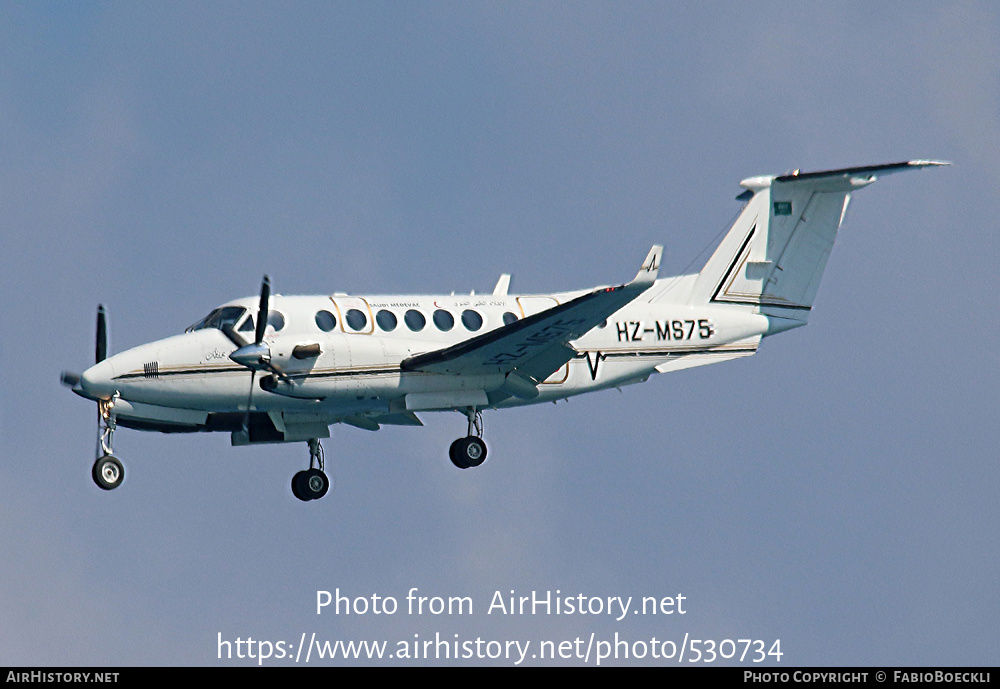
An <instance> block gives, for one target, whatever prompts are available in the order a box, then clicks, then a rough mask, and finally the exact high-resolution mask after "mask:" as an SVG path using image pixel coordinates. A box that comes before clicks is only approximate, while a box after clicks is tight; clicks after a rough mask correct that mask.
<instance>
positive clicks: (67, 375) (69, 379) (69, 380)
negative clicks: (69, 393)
mask: <svg viewBox="0 0 1000 689" xmlns="http://www.w3.org/2000/svg"><path fill="white" fill-rule="evenodd" d="M59 382H60V383H62V384H63V385H65V386H66V387H68V388H75V387H76V386H77V385H78V384H79V382H80V374H79V373H74V372H73V371H63V372H62V375H61V376H59Z"/></svg>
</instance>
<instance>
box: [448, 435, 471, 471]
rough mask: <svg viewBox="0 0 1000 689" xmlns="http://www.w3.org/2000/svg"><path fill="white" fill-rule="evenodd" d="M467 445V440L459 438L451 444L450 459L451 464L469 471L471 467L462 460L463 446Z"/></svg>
mask: <svg viewBox="0 0 1000 689" xmlns="http://www.w3.org/2000/svg"><path fill="white" fill-rule="evenodd" d="M464 443H465V438H459V439H458V440H456V441H455V442H453V443H452V444H451V447H449V448H448V457H450V458H451V463H452V464H454V465H455V466H457V467H458V468H459V469H468V468H469V465H468V464H466V463H465V462H464V461H463V460H462V447H461V446H462V445H463V444H464Z"/></svg>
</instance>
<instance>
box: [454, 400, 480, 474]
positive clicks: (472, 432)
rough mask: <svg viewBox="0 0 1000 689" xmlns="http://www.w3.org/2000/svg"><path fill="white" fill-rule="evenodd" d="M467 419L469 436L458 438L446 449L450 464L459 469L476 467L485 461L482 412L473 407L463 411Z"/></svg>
mask: <svg viewBox="0 0 1000 689" xmlns="http://www.w3.org/2000/svg"><path fill="white" fill-rule="evenodd" d="M465 414H466V416H468V417H469V435H468V436H466V437H465V438H459V439H458V440H456V441H455V442H453V443H452V444H451V447H450V448H448V456H449V457H451V463H452V464H454V465H455V466H457V467H458V468H459V469H470V468H472V467H477V466H479V465H480V464H482V463H483V462H485V461H486V443H485V442H483V438H482V436H483V412H481V411H479V410H477V409H476V408H475V407H469V408H468V409H466V411H465Z"/></svg>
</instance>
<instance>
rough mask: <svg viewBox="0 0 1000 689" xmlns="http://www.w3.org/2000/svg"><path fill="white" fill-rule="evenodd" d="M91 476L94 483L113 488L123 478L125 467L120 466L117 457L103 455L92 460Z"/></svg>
mask: <svg viewBox="0 0 1000 689" xmlns="http://www.w3.org/2000/svg"><path fill="white" fill-rule="evenodd" d="M91 476H93V478H94V483H96V484H97V485H98V486H99V487H100V488H102V489H104V490H114V489H115V488H117V487H118V486H120V485H121V484H122V481H124V480H125V467H124V466H122V463H121V462H119V461H118V458H117V457H113V456H112V455H104V456H103V457H100V458H99V459H98V460H97V461H96V462H94V468H93V470H92V471H91Z"/></svg>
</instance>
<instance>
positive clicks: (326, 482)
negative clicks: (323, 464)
mask: <svg viewBox="0 0 1000 689" xmlns="http://www.w3.org/2000/svg"><path fill="white" fill-rule="evenodd" d="M328 490H330V479H329V477H328V476H327V475H326V474H324V473H323V472H322V471H320V470H319V469H307V470H306V471H300V472H299V473H297V474H295V476H294V477H292V493H293V494H294V495H295V497H297V498H298V499H299V500H302V501H303V502H308V501H309V500H319V499H320V498H321V497H323V496H324V495H326V493H327V491H328Z"/></svg>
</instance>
